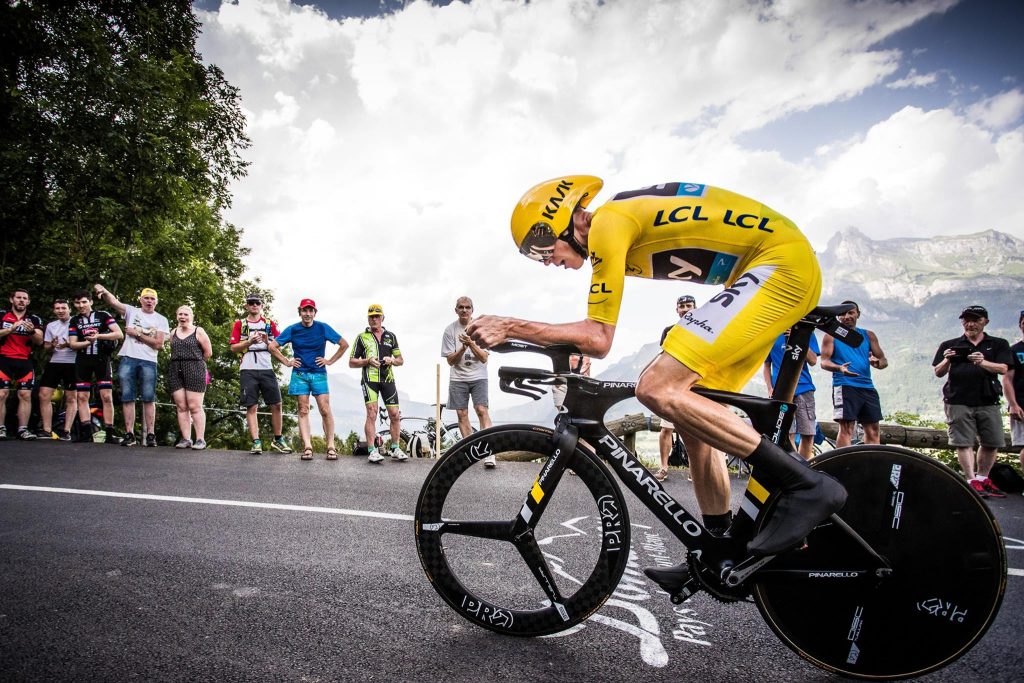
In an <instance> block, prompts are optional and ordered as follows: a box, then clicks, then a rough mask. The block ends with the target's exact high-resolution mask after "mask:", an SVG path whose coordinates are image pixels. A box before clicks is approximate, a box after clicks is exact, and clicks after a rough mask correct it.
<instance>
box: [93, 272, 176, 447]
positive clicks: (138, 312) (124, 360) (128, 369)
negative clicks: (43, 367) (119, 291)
mask: <svg viewBox="0 0 1024 683" xmlns="http://www.w3.org/2000/svg"><path fill="white" fill-rule="evenodd" d="M95 289H96V295H97V296H99V297H100V298H101V299H102V300H103V301H106V302H107V303H108V304H110V307H111V308H113V309H114V310H115V311H116V312H117V313H118V315H120V316H121V317H122V318H123V319H124V333H125V340H124V345H123V346H122V347H121V352H120V353H119V354H118V356H119V357H120V359H121V362H120V363H119V364H118V366H117V378H118V381H119V382H120V383H121V411H122V412H123V413H124V432H125V434H124V440H123V441H122V442H121V445H122V446H134V445H135V444H136V443H137V442H138V441H137V440H136V438H135V400H136V398H140V399H142V434H143V439H144V441H145V444H146V446H149V447H153V446H156V357H157V353H158V352H159V351H160V349H161V348H163V345H164V341H165V340H166V339H167V333H168V332H169V331H170V328H169V327H168V325H167V318H165V317H164V316H162V315H160V314H159V313H157V312H156V304H157V296H156V290H155V289H151V288H150V287H146V288H145V289H143V290H142V291H141V292H139V308H136V307H135V306H132V305H130V304H123V303H121V302H120V301H118V300H117V297H115V296H114V295H113V294H112V293H111V292H110V291H109V290H108V289H107V288H106V287H104V286H103V285H96V287H95Z"/></svg>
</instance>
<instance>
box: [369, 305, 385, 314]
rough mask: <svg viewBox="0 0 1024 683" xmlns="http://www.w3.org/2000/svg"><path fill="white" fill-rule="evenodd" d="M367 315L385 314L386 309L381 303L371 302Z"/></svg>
mask: <svg viewBox="0 0 1024 683" xmlns="http://www.w3.org/2000/svg"><path fill="white" fill-rule="evenodd" d="M366 315H384V309H383V308H381V306H380V304H370V307H369V308H367V309H366Z"/></svg>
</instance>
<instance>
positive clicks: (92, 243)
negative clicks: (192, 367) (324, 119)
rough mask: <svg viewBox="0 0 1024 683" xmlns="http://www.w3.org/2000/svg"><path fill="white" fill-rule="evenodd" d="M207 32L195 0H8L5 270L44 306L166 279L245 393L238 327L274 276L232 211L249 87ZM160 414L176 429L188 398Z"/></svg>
mask: <svg viewBox="0 0 1024 683" xmlns="http://www.w3.org/2000/svg"><path fill="white" fill-rule="evenodd" d="M198 33H199V23H198V21H197V20H196V18H195V16H194V15H193V14H192V9H191V4H190V3H189V2H188V1H187V0H158V1H154V2H146V3H140V2H134V1H132V0H100V1H92V2H76V3H64V2H53V1H52V0H51V1H38V0H37V1H31V2H17V3H14V4H11V3H4V5H3V6H2V8H0V77H2V78H3V88H2V89H0V225H2V226H3V234H4V238H3V242H2V245H0V285H2V286H3V288H4V291H9V290H10V289H11V288H12V287H14V286H20V287H25V288H27V289H28V290H29V291H30V292H31V294H32V297H33V306H32V308H33V310H34V311H35V312H38V313H40V314H43V315H44V317H47V316H48V315H49V310H48V309H49V306H48V303H49V302H50V301H51V300H52V299H53V298H54V297H55V296H67V294H68V293H69V292H70V291H72V290H74V289H78V288H82V287H90V288H91V285H92V284H93V283H96V282H102V283H104V284H105V285H106V286H107V287H108V288H109V289H111V290H112V291H113V292H114V293H115V294H116V295H117V296H118V298H120V299H121V300H122V301H124V302H126V303H135V302H136V298H137V296H138V292H139V290H140V289H141V288H142V287H153V288H155V289H156V290H157V291H158V292H159V294H160V305H159V307H158V310H160V311H161V312H162V313H163V314H164V315H166V316H167V317H168V319H169V320H171V321H172V326H173V317H174V316H173V312H174V309H175V308H176V307H177V306H179V305H181V304H185V303H188V304H191V305H192V306H193V307H194V308H195V312H196V319H197V324H199V325H202V326H204V327H205V328H206V329H207V331H208V332H209V333H210V336H211V339H212V340H213V342H214V358H213V359H212V360H211V363H210V371H211V374H212V376H213V380H214V381H213V385H212V386H211V391H210V392H209V394H208V395H207V405H208V406H210V407H212V408H215V409H217V408H222V409H227V408H230V409H235V408H236V407H237V397H238V385H237V375H238V364H237V359H236V358H234V356H233V354H231V353H230V350H229V349H228V347H227V334H228V331H229V326H230V324H231V321H232V320H233V319H234V318H235V317H236V315H237V314H238V313H239V312H240V311H239V310H238V308H239V304H240V303H241V301H242V298H243V297H244V294H245V292H246V291H247V290H257V291H259V288H258V287H256V286H254V283H252V282H246V281H245V280H244V279H243V271H244V261H243V259H244V257H245V255H246V253H247V250H246V249H245V248H243V247H242V246H241V244H240V231H239V229H238V228H236V227H235V226H233V225H231V224H229V223H227V222H225V220H224V218H223V212H224V210H225V209H226V208H228V207H229V205H230V202H231V194H230V183H231V182H232V181H233V180H235V179H237V178H239V177H241V176H243V175H244V174H245V172H246V166H247V162H246V161H245V160H244V158H243V156H242V153H243V151H244V150H245V148H246V147H248V145H249V140H248V138H247V137H246V135H245V128H244V127H245V119H244V116H243V114H242V112H241V108H240V106H239V95H238V91H237V89H236V88H234V87H233V86H232V85H231V84H230V83H228V82H227V80H226V79H225V78H224V74H223V73H222V72H221V71H220V69H218V68H217V67H216V66H213V65H207V64H203V62H202V58H201V55H199V53H198V52H197V51H196V47H195V41H196V37H197V36H198ZM263 294H264V296H265V297H266V298H265V301H268V302H269V301H270V297H269V292H265V291H264V292H263ZM4 299H6V296H4ZM166 355H167V353H166V352H164V353H162V354H161V369H163V366H164V365H165V363H166V360H167V359H166V357H165V356H166ZM162 376H163V373H162V372H161V377H162ZM168 399H169V396H167V394H166V392H163V391H161V393H160V395H159V400H160V401H166V400H168ZM286 410H287V408H286ZM158 414H159V415H160V423H159V425H158V427H160V432H162V433H163V434H162V436H167V437H169V436H170V435H169V432H173V431H174V429H175V427H174V415H173V410H170V409H162V410H159V411H158ZM217 420H218V413H217V411H216V410H214V411H211V414H210V422H211V425H212V429H211V434H210V437H211V438H209V439H208V440H210V441H211V442H215V440H216V439H215V438H214V437H216V438H217V439H219V441H220V443H221V444H222V445H239V444H240V443H241V442H242V441H244V440H245V437H244V434H243V432H242V431H241V429H240V426H241V420H240V418H238V417H237V415H236V416H234V417H232V418H231V419H225V420H221V421H217ZM268 427H269V425H268ZM264 431H265V432H267V431H269V428H268V429H265V430H264Z"/></svg>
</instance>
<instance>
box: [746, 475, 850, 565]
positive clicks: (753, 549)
mask: <svg viewBox="0 0 1024 683" xmlns="http://www.w3.org/2000/svg"><path fill="white" fill-rule="evenodd" d="M808 472H810V473H813V474H811V478H812V479H813V481H811V482H808V483H807V484H806V485H804V486H803V487H801V488H796V489H790V490H784V491H783V492H782V493H781V494H780V498H779V502H778V504H777V505H776V506H775V509H774V510H772V513H771V517H769V518H768V523H767V524H766V525H765V527H764V529H762V530H761V533H759V534H758V535H757V536H755V537H754V539H753V540H752V541H750V543H748V544H747V551H748V552H750V553H751V554H753V555H777V554H779V553H781V552H784V551H786V550H789V549H790V548H794V547H796V546H797V545H799V544H800V543H801V542H802V541H803V539H804V538H806V537H807V535H808V534H809V533H811V531H812V530H813V529H814V527H816V526H817V525H818V524H820V523H821V522H823V521H825V520H826V519H828V518H829V516H830V515H832V514H833V513H836V512H839V511H840V510H842V509H843V505H845V504H846V489H845V488H843V485H842V484H840V483H839V482H838V481H836V480H835V479H833V478H832V477H830V476H828V475H827V474H824V473H822V472H817V471H815V470H808Z"/></svg>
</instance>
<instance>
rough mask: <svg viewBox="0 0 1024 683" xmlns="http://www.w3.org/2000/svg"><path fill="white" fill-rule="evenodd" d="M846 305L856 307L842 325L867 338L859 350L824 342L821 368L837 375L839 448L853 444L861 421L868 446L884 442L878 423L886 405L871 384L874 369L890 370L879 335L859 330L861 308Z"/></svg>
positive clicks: (834, 383)
mask: <svg viewBox="0 0 1024 683" xmlns="http://www.w3.org/2000/svg"><path fill="white" fill-rule="evenodd" d="M843 303H844V304H853V308H852V309H850V310H849V311H847V312H846V313H844V314H843V315H841V316H839V322H841V323H843V324H844V325H846V326H847V327H851V328H854V329H856V330H857V331H858V332H860V334H861V336H862V337H863V338H864V339H863V341H861V343H860V346H858V347H857V348H853V347H851V346H848V345H846V344H843V343H842V342H840V343H839V344H836V343H835V340H834V339H833V338H832V337H831V336H830V335H827V334H826V335H825V339H824V340H822V342H821V368H822V369H823V370H828V371H829V372H831V373H833V374H832V407H833V408H834V412H833V418H834V419H835V421H836V422H838V423H839V438H837V439H836V448H841V447H843V446H849V445H850V443H851V442H852V441H853V433H854V430H855V429H856V428H857V423H858V422H860V425H861V427H863V428H864V443H879V442H880V439H879V434H878V423H879V422H881V420H882V404H881V401H879V399H878V391H877V390H876V389H875V384H874V382H872V381H871V368H875V369H876V370H884V369H885V368H887V367H889V361H888V360H886V358H885V354H884V353H882V347H881V346H879V345H878V337H876V336H875V333H874V332H872V331H871V330H865V329H864V328H863V327H857V321H858V320H859V319H860V307H859V306H858V305H857V304H856V302H854V301H844V302H843Z"/></svg>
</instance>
